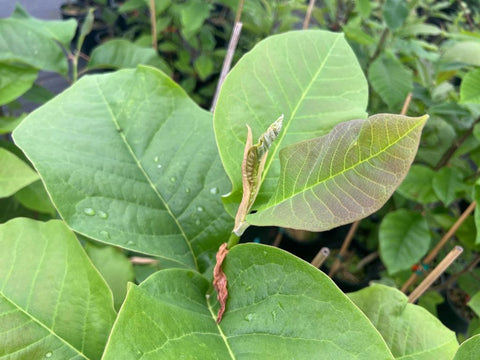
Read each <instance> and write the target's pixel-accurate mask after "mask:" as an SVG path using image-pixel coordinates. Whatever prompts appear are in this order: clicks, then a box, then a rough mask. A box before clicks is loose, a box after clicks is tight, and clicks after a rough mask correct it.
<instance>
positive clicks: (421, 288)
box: [408, 246, 463, 303]
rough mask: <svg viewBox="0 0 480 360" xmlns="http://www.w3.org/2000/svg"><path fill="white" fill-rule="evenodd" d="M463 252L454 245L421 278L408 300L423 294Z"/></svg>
mask: <svg viewBox="0 0 480 360" xmlns="http://www.w3.org/2000/svg"><path fill="white" fill-rule="evenodd" d="M462 252H463V248H462V247H461V246H455V247H454V248H453V249H452V250H451V251H450V252H449V253H448V254H447V256H445V258H444V259H443V260H442V261H440V263H439V264H438V265H437V266H436V267H435V269H433V270H432V271H431V272H430V274H428V276H427V277H426V278H425V279H423V281H422V282H421V283H420V285H418V286H417V288H416V289H415V290H413V291H412V293H411V294H410V295H409V296H408V302H409V303H414V302H415V301H417V299H418V298H419V297H420V296H422V295H423V293H424V292H425V291H426V290H427V289H428V288H429V287H430V286H431V285H432V284H433V282H434V281H435V280H437V279H438V277H439V276H440V275H442V274H443V272H444V271H445V270H446V269H447V268H448V267H449V266H450V265H451V264H452V263H453V262H454V261H455V260H456V259H457V258H458V257H459V256H460V254H461V253H462Z"/></svg>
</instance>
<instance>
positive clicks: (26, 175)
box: [0, 148, 38, 198]
mask: <svg viewBox="0 0 480 360" xmlns="http://www.w3.org/2000/svg"><path fill="white" fill-rule="evenodd" d="M35 180H38V174H37V173H36V172H35V171H33V170H32V168H31V167H30V166H28V165H27V164H25V163H24V162H23V161H22V160H21V159H19V158H18V157H17V156H16V155H14V154H12V153H11V152H10V151H7V150H5V149H3V148H0V198H2V197H7V196H10V195H13V194H15V193H16V192H17V191H18V190H20V189H21V188H23V187H25V186H27V185H28V184H31V183H33V182H34V181H35Z"/></svg>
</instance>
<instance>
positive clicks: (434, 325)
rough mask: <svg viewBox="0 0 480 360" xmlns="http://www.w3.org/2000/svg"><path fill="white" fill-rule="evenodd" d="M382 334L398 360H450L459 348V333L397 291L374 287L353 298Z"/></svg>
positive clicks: (386, 287)
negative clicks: (457, 337)
mask: <svg viewBox="0 0 480 360" xmlns="http://www.w3.org/2000/svg"><path fill="white" fill-rule="evenodd" d="M349 296H350V299H352V300H353V302H354V303H355V304H356V305H357V306H358V307H359V308H360V309H361V310H362V311H363V312H364V313H365V315H367V316H368V318H369V319H370V320H371V321H372V323H373V325H375V327H376V328H377V329H378V331H380V334H382V336H383V338H384V339H385V341H386V343H387V344H388V346H389V347H390V350H391V351H392V353H393V355H394V356H395V358H396V359H402V360H404V359H409V360H424V359H425V360H427V359H435V360H443V359H445V360H447V359H451V358H452V357H453V355H454V354H455V351H456V350H457V348H458V343H457V339H456V336H455V333H454V332H453V331H450V330H449V329H447V328H446V327H445V326H444V325H443V324H442V323H441V322H440V321H439V320H438V319H437V318H436V317H434V316H433V315H432V314H430V313H429V312H428V311H427V310H425V309H424V308H422V307H421V306H417V305H413V304H409V303H408V299H407V297H406V296H405V295H404V294H403V293H401V292H400V291H398V290H397V289H394V288H391V287H388V286H384V285H379V284H377V285H373V286H370V287H368V288H365V289H362V290H360V291H357V292H355V293H351V294H349Z"/></svg>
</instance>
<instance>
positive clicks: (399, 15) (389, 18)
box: [382, 0, 408, 30]
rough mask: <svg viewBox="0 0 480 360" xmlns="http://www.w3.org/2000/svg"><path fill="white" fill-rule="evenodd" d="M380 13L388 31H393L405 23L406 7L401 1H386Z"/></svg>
mask: <svg viewBox="0 0 480 360" xmlns="http://www.w3.org/2000/svg"><path fill="white" fill-rule="evenodd" d="M382 12H383V17H384V19H385V22H386V23H387V26H388V27H389V29H390V30H395V29H397V28H399V27H400V26H402V25H403V23H404V22H405V19H406V18H407V16H408V6H407V3H406V2H405V1H403V0H386V1H385V3H384V5H383V8H382Z"/></svg>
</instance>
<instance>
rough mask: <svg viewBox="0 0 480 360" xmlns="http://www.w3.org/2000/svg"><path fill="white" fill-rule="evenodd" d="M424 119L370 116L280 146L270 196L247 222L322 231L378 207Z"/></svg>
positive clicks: (407, 159) (410, 155)
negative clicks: (277, 174) (276, 177)
mask: <svg viewBox="0 0 480 360" xmlns="http://www.w3.org/2000/svg"><path fill="white" fill-rule="evenodd" d="M427 118H428V117H427V116H423V117H418V118H411V117H406V116H402V115H389V114H380V115H374V116H371V117H370V118H369V119H368V120H352V121H348V122H344V123H341V124H339V125H337V126H336V127H335V128H334V129H333V130H332V132H330V133H329V134H328V135H326V136H323V137H319V138H316V139H312V140H308V141H304V142H300V143H298V144H294V145H290V146H289V147H287V148H284V149H283V150H282V151H281V152H280V162H281V173H280V179H279V183H278V186H277V188H276V191H275V194H274V196H272V198H271V199H270V201H269V202H268V203H266V204H264V205H259V206H258V207H257V209H256V210H257V212H256V213H254V214H250V215H248V216H247V218H246V220H247V222H248V223H250V224H253V225H278V226H283V227H289V228H297V229H305V230H311V231H322V230H327V229H330V228H333V227H335V226H338V225H342V224H347V223H350V222H352V221H355V220H358V219H361V218H363V217H365V216H367V215H369V214H371V213H372V212H374V211H376V210H378V209H379V208H380V207H381V206H382V205H383V204H384V203H385V202H386V201H387V200H388V198H389V197H390V196H391V195H392V193H393V191H394V190H395V189H396V187H397V186H398V185H399V184H400V183H401V181H402V180H403V178H404V177H405V175H406V174H407V172H408V169H409V167H410V164H411V163H412V161H413V159H414V158H415V154H416V150H417V147H418V143H419V141H420V135H421V132H422V128H423V125H424V124H425V122H426V121H427Z"/></svg>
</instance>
